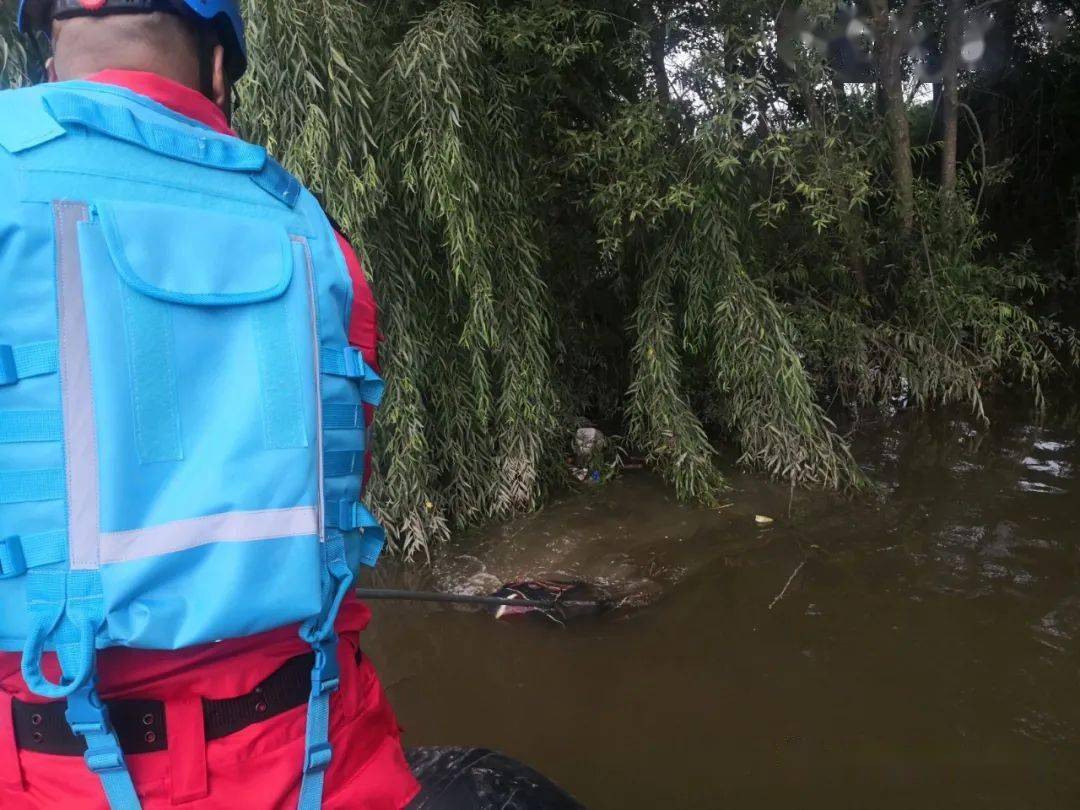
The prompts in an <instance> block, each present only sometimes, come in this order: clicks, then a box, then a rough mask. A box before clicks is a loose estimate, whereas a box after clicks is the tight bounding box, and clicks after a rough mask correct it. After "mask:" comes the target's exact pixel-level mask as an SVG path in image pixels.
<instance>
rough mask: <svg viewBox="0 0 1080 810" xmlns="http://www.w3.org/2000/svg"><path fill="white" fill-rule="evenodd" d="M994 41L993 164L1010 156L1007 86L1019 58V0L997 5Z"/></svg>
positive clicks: (989, 131)
mask: <svg viewBox="0 0 1080 810" xmlns="http://www.w3.org/2000/svg"><path fill="white" fill-rule="evenodd" d="M993 34H994V36H993V39H992V40H991V42H992V44H995V45H996V46H997V48H998V50H999V54H1000V55H999V57H998V58H999V60H1000V61H999V64H998V68H997V70H996V71H995V72H994V74H993V75H992V76H991V77H990V81H989V85H990V92H989V93H988V94H987V96H988V98H987V104H988V106H989V112H988V117H989V120H988V121H987V125H986V151H987V163H989V164H990V165H992V166H994V165H997V164H999V163H1001V162H1002V161H1003V160H1005V159H1006V158H1007V157H1008V154H1009V150H1008V128H1007V126H1006V123H1005V109H1004V106H1005V99H1006V98H1007V97H1008V96H1009V91H1008V89H1007V88H1006V87H1005V83H1006V81H1007V77H1008V76H1009V73H1010V71H1011V70H1012V66H1013V62H1014V60H1015V58H1016V3H1015V1H1014V0H1007V1H1006V2H1003V3H998V4H997V5H995V6H994V31H993Z"/></svg>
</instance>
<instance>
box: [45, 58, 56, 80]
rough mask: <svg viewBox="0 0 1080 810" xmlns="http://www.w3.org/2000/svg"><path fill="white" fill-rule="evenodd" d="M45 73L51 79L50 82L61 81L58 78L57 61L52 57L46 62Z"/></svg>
mask: <svg viewBox="0 0 1080 810" xmlns="http://www.w3.org/2000/svg"><path fill="white" fill-rule="evenodd" d="M45 73H46V75H47V76H48V77H49V81H50V82H55V81H59V79H57V77H56V60H55V59H53V58H52V57H51V56H50V57H49V58H48V59H46V60H45Z"/></svg>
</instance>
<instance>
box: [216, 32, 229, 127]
mask: <svg viewBox="0 0 1080 810" xmlns="http://www.w3.org/2000/svg"><path fill="white" fill-rule="evenodd" d="M213 90H214V97H213V99H212V100H213V102H214V103H215V104H216V105H217V106H218V107H219V108H220V109H221V111H222V112H223V113H225V118H226V120H228V119H231V118H232V83H231V82H230V81H229V74H228V73H227V72H226V71H225V47H224V46H223V45H215V46H214V82H213Z"/></svg>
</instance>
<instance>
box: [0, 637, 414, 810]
mask: <svg viewBox="0 0 1080 810" xmlns="http://www.w3.org/2000/svg"><path fill="white" fill-rule="evenodd" d="M356 644H357V642H356V640H355V637H354V636H351V635H346V636H343V637H342V639H341V644H340V645H339V656H338V657H339V662H340V664H341V687H340V689H339V691H338V692H337V693H335V694H334V695H333V697H332V699H331V708H332V712H331V724H330V739H331V743H332V744H333V747H334V749H333V750H334V754H333V760H332V762H331V765H330V768H329V770H328V771H327V773H326V782H325V793H324V804H323V806H324V807H325V808H327V810H338V809H339V808H340V810H345V808H348V809H349V810H401V808H403V807H405V805H406V804H408V802H409V801H410V800H411V799H412V797H413V796H414V795H415V794H416V792H417V790H418V786H417V784H416V781H415V780H414V779H413V777H412V774H411V772H410V771H409V769H408V766H407V765H406V763H405V760H404V756H403V753H402V750H401V743H400V740H399V729H398V726H397V721H396V720H395V718H394V714H393V712H392V710H391V709H390V706H389V704H388V702H387V700H386V695H385V694H384V693H383V690H382V686H381V685H380V684H379V681H378V678H377V677H376V675H375V670H374V668H373V667H372V665H371V663H370V662H369V661H367V659H366V658H364V659H362V660H361V661H360V663H357V660H356V652H357V649H356ZM212 691H215V692H220V691H221V690H220V689H214V690H212ZM143 696H144V697H153V698H161V699H163V700H165V703H166V724H167V726H168V733H169V750H167V751H160V752H154V753H149V754H136V755H132V756H129V757H128V758H127V759H128V765H129V768H130V770H131V774H132V777H133V779H134V781H135V786H136V790H137V791H138V793H139V797H140V799H141V800H142V805H143V808H144V809H145V810H165V808H170V809H171V808H187V809H188V810H249V809H250V810H278V808H281V809H282V810H288V808H293V807H296V803H297V800H298V796H299V791H300V780H301V765H302V762H303V759H304V737H305V721H306V712H307V707H306V705H304V706H298V707H297V708H295V709H292V710H291V711H288V712H286V713H284V714H281V715H278V716H276V717H272V718H270V719H267V720H264V721H262V722H260V723H255V724H254V725H251V726H249V727H247V728H246V729H244V730H242V731H240V732H237V733H236V734H232V735H230V736H227V737H223V738H221V739H218V740H213V741H211V742H209V743H205V742H204V741H203V739H202V716H201V713H200V712H201V708H199V707H200V706H201V704H200V703H198V702H197V700H193V699H192V698H190V697H188V696H184V697H181V698H179V699H176V700H170V698H169V696H167V695H147V694H146V693H145V692H143ZM5 704H6V705H5ZM0 808H3V810H44V809H45V808H49V809H50V810H51V809H52V808H63V810H108V804H107V802H106V800H105V796H104V793H103V792H102V789H101V784H100V782H99V780H98V778H97V777H96V776H95V775H94V774H92V773H91V772H90V771H89V770H88V769H87V767H86V765H85V763H84V762H83V760H82V757H71V756H55V755H49V754H39V753H31V752H27V751H16V749H15V745H14V731H13V724H12V721H11V694H10V692H5V691H2V690H0Z"/></svg>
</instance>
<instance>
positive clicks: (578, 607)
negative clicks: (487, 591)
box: [492, 579, 612, 624]
mask: <svg viewBox="0 0 1080 810" xmlns="http://www.w3.org/2000/svg"><path fill="white" fill-rule="evenodd" d="M492 596H495V597H498V598H502V599H521V600H523V601H525V600H528V601H530V602H550V603H551V605H552V606H551V607H549V608H545V607H537V606H535V605H522V606H520V607H518V606H516V605H502V606H500V607H499V608H497V609H496V611H495V618H496V619H504V620H505V619H518V618H536V619H544V620H547V621H552V622H555V623H556V624H566V622H568V621H573V620H575V619H581V618H585V617H587V616H597V615H599V614H601V613H606V612H607V611H608V610H610V609H611V607H612V603H611V599H610V598H609V597H608V595H607V594H605V593H603V592H602V591H601V590H600V589H599V588H598V587H597V586H595V585H592V584H590V583H588V582H582V581H579V580H560V579H530V580H523V581H520V582H510V583H507V584H506V585H504V586H503V587H502V588H500V589H499V590H498V591H496V592H495V593H493V594H492Z"/></svg>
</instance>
